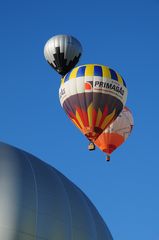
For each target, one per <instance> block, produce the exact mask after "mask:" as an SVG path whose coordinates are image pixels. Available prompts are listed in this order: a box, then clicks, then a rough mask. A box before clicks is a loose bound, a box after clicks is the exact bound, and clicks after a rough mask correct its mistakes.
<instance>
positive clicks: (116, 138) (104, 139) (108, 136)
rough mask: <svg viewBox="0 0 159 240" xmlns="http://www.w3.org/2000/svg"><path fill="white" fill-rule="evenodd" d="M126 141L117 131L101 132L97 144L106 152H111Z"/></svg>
mask: <svg viewBox="0 0 159 240" xmlns="http://www.w3.org/2000/svg"><path fill="white" fill-rule="evenodd" d="M123 142H124V137H123V136H121V135H119V134H117V133H103V134H101V135H100V136H99V137H98V138H97V140H96V141H95V144H96V145H97V146H98V147H99V148H100V149H101V150H102V151H103V152H105V153H107V154H111V153H112V152H113V151H114V150H115V149H116V148H117V147H119V146H120V145H121V144H122V143H123Z"/></svg>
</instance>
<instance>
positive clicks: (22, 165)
mask: <svg viewBox="0 0 159 240" xmlns="http://www.w3.org/2000/svg"><path fill="white" fill-rule="evenodd" d="M0 177H1V181H0V239H1V240H13V239H16V240H18V239H20V240H35V239H39V240H40V239H41V240H46V239H47V240H53V239H54V240H58V239H60V240H70V239H71V240H77V239H82V240H112V236H111V233H110V231H109V230H108V228H107V226H106V224H105V223H104V221H103V219H102V217H101V216H100V215H99V213H98V211H97V209H96V208H95V206H94V205H93V204H92V203H91V201H90V200H89V199H88V198H87V197H86V195H85V194H84V193H83V192H82V191H81V190H80V189H79V188H78V187H77V186H75V185H74V184H73V183H72V182H71V181H69V180H68V179H67V178H66V177H65V176H64V175H63V174H61V173H60V172H59V171H57V170H56V169H55V168H53V167H51V166H50V165H48V164H46V163H45V162H43V161H41V160H39V159H38V158H36V157H34V156H33V155H31V154H29V153H27V152H24V151H23V150H20V149H17V148H15V147H12V146H9V145H6V144H3V143H0Z"/></svg>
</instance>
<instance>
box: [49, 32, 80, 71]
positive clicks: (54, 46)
mask: <svg viewBox="0 0 159 240" xmlns="http://www.w3.org/2000/svg"><path fill="white" fill-rule="evenodd" d="M81 54H82V46H81V44H80V42H79V41H78V40H77V39H76V38H74V37H72V36H69V35H57V36H54V37H52V38H50V39H49V40H48V41H47V42H46V44H45V47H44V56H45V58H46V60H47V62H48V63H49V64H50V65H51V66H52V67H53V68H54V69H55V70H56V71H57V72H58V73H59V74H61V75H65V74H66V73H68V72H69V71H70V70H71V69H72V68H73V67H74V66H75V65H76V64H77V63H78V61H79V58H80V56H81Z"/></svg>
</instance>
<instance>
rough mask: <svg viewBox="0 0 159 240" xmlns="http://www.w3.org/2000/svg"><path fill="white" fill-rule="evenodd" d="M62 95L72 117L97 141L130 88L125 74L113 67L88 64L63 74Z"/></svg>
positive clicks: (113, 118) (85, 132)
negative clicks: (119, 72) (124, 78)
mask: <svg viewBox="0 0 159 240" xmlns="http://www.w3.org/2000/svg"><path fill="white" fill-rule="evenodd" d="M59 97H60V102H61V106H62V107H63V109H64V111H65V112H66V114H67V115H68V116H69V118H70V119H71V121H72V122H73V123H74V124H75V125H76V126H77V127H78V128H79V129H80V130H81V132H82V133H83V134H84V135H85V136H86V137H87V138H88V139H89V140H90V141H91V142H94V141H95V140H96V139H97V137H98V136H99V135H100V134H101V133H102V132H103V130H104V129H105V128H106V127H108V126H109V124H110V123H111V122H112V121H114V120H115V119H116V118H117V116H118V115H119V113H120V112H121V111H122V109H123V106H124V105H125V102H126V98H127V88H126V84H125V82H124V80H123V78H122V77H121V76H120V75H119V74H118V73H117V72H116V71H114V70H112V69H111V68H108V67H106V66H103V65H99V64H86V65H82V66H79V67H76V68H74V69H73V70H72V71H70V72H69V73H68V74H66V75H65V77H63V78H62V81H61V86H60V89H59Z"/></svg>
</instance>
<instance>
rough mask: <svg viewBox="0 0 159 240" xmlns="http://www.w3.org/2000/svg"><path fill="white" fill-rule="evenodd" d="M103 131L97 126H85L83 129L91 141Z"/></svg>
mask: <svg viewBox="0 0 159 240" xmlns="http://www.w3.org/2000/svg"><path fill="white" fill-rule="evenodd" d="M102 132H103V130H102V129H101V128H99V127H87V128H85V129H84V130H83V133H84V135H85V136H86V138H88V139H89V140H90V141H91V142H95V140H96V139H97V138H98V137H99V135H100V134H101V133H102Z"/></svg>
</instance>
